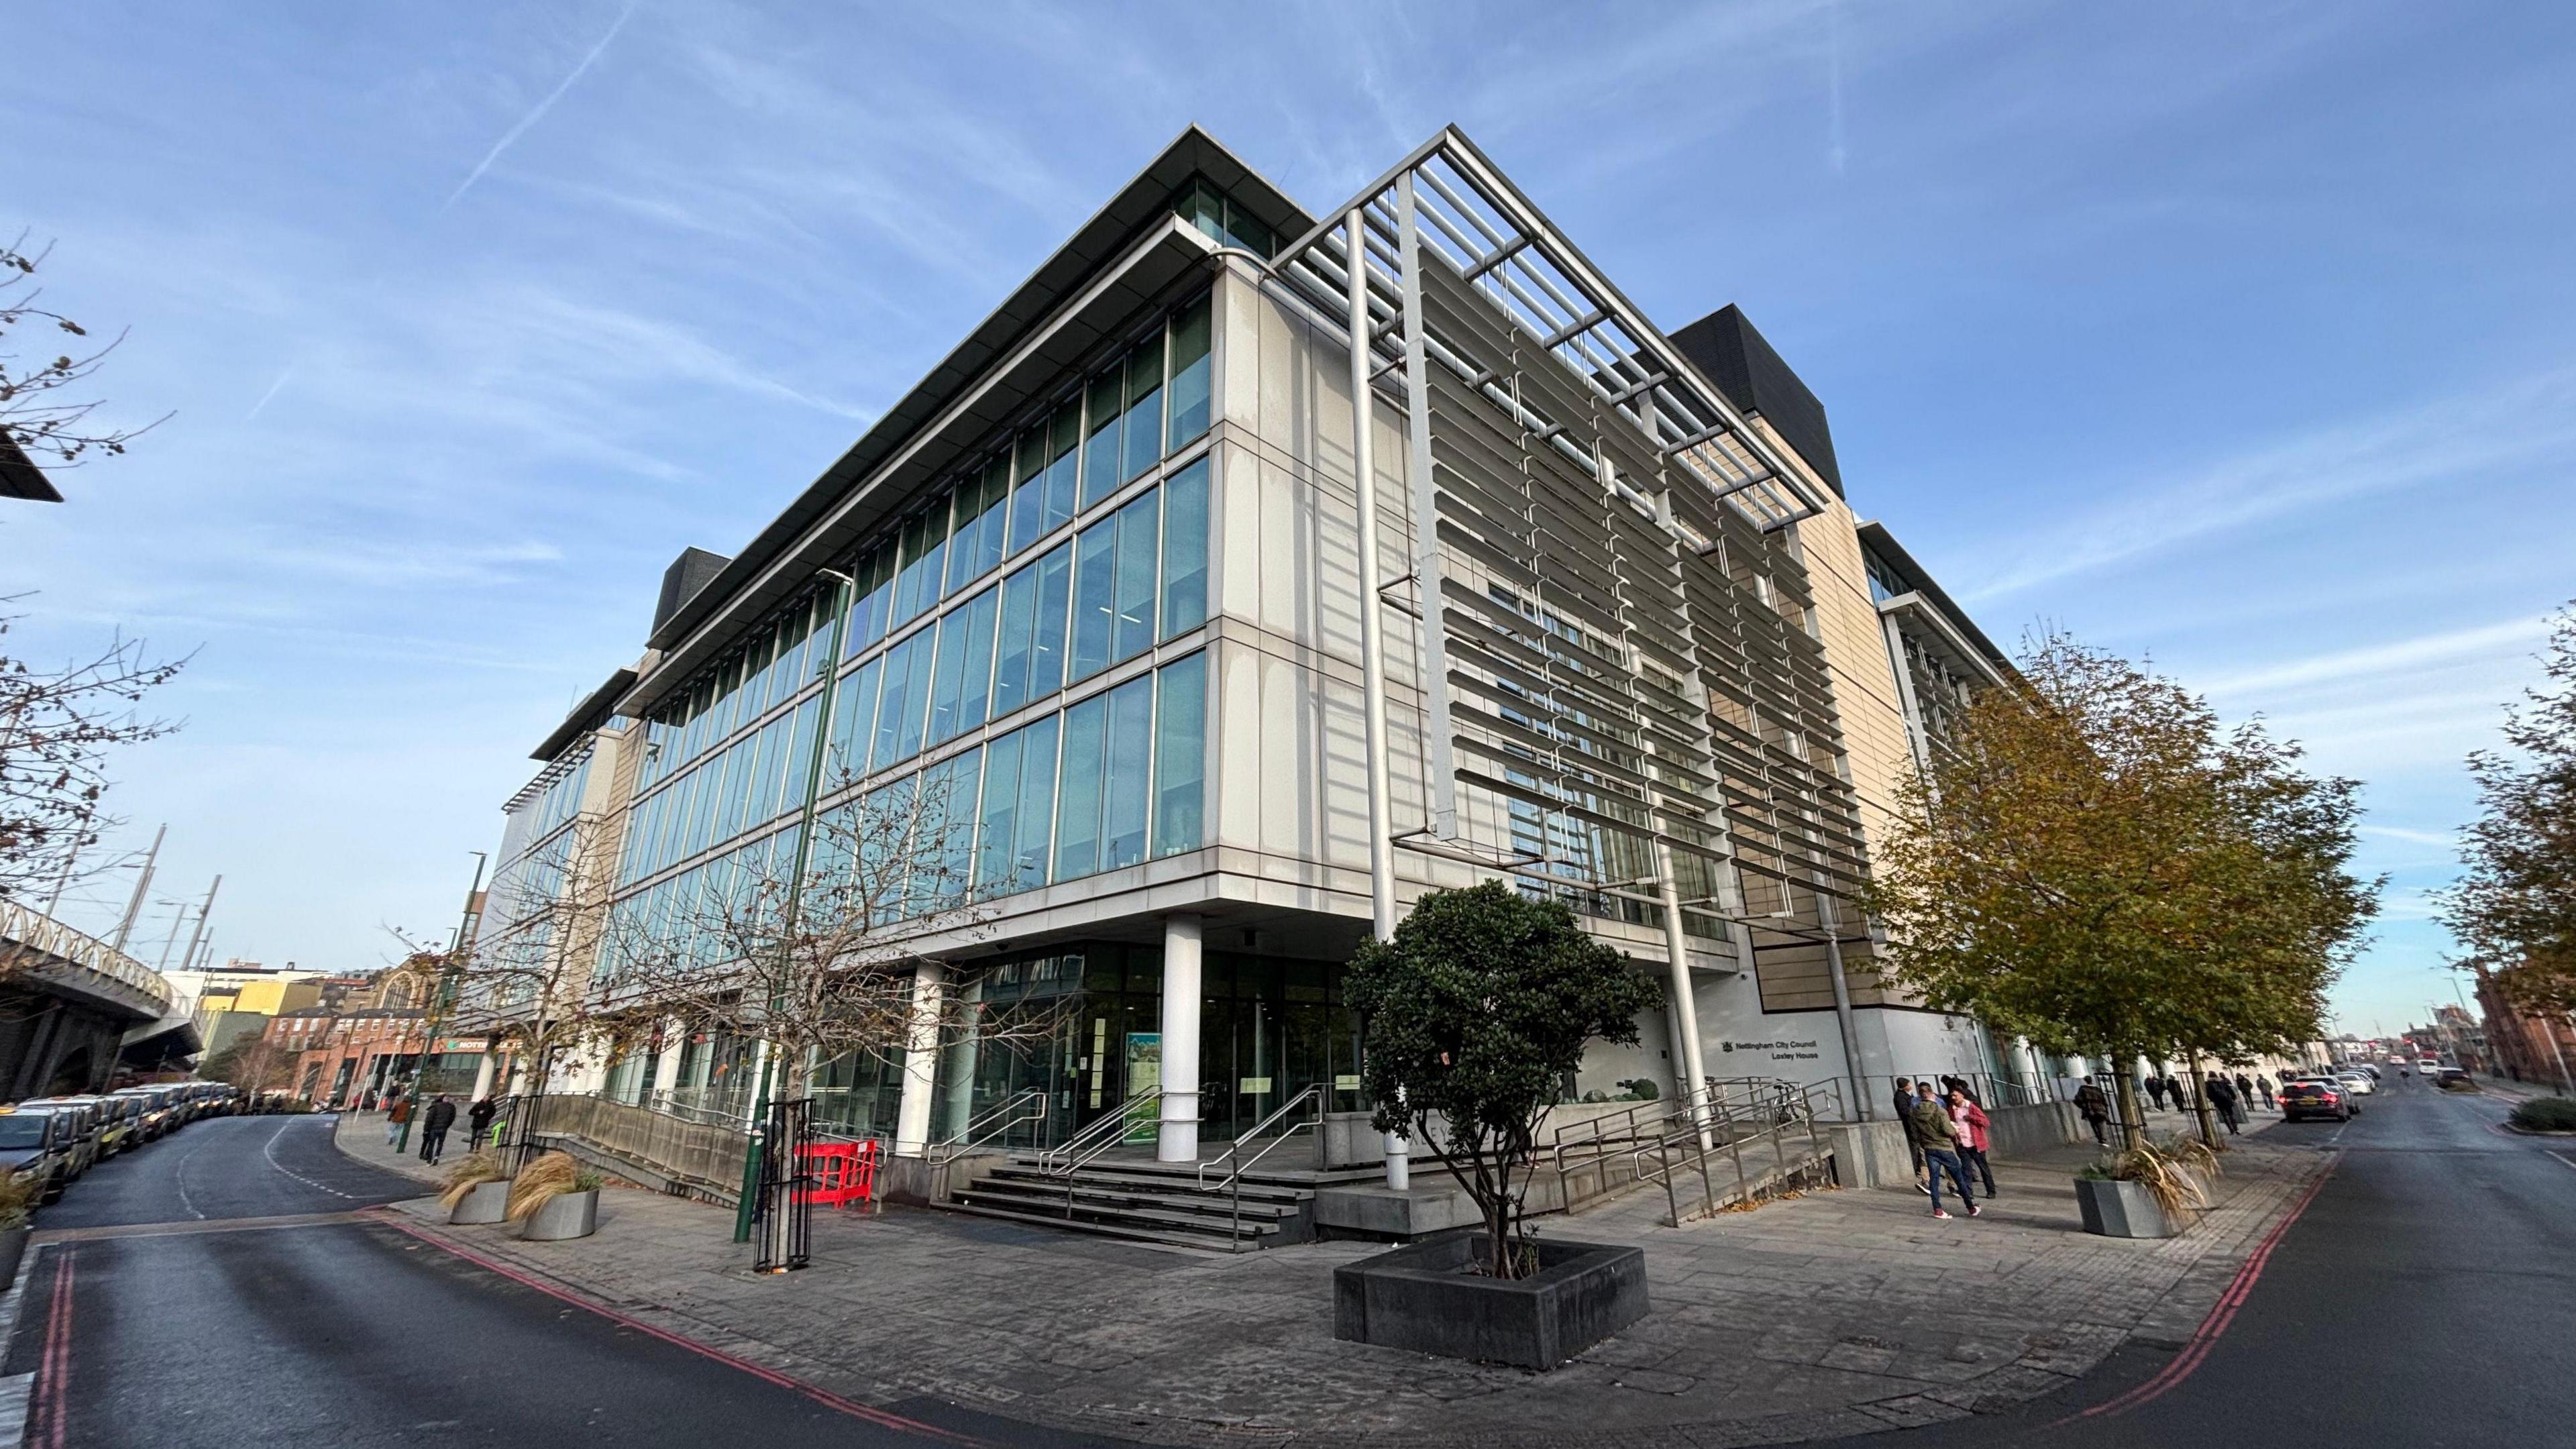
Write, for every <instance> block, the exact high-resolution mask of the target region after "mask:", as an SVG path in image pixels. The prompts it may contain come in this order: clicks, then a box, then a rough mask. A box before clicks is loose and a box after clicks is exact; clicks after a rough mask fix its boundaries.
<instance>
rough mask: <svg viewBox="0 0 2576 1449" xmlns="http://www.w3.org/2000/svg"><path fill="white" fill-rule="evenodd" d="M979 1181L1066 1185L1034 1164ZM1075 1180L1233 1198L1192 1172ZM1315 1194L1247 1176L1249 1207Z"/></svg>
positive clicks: (1090, 1173) (1094, 1171) (1114, 1173)
mask: <svg viewBox="0 0 2576 1449" xmlns="http://www.w3.org/2000/svg"><path fill="white" fill-rule="evenodd" d="M977 1180H978V1181H979V1182H1025V1183H1042V1184H1048V1185H1052V1186H1054V1187H1056V1188H1058V1189H1061V1188H1062V1187H1063V1185H1064V1178H1062V1177H1060V1176H1058V1175H1056V1174H1055V1173H1051V1172H1046V1171H1043V1170H1041V1169H1039V1168H1035V1167H1022V1166H1019V1165H1017V1164H1012V1165H1009V1166H1004V1167H994V1168H988V1169H986V1170H985V1171H984V1172H983V1174H982V1175H981V1176H980V1177H979V1178H978V1179H977ZM1074 1180H1075V1181H1076V1182H1078V1183H1082V1184H1085V1185H1088V1186H1094V1187H1100V1188H1113V1187H1114V1188H1122V1189H1126V1190H1128V1191H1132V1192H1140V1193H1157V1194H1170V1195H1179V1196H1187V1197H1198V1196H1201V1195H1203V1194H1208V1193H1217V1194H1219V1195H1220V1196H1224V1197H1227V1198H1228V1199H1229V1200H1230V1197H1231V1194H1230V1193H1225V1192H1223V1191H1222V1190H1221V1189H1219V1188H1218V1186H1217V1182H1218V1179H1214V1178H1211V1179H1209V1180H1208V1181H1207V1182H1206V1183H1205V1184H1204V1185H1202V1184H1201V1183H1200V1182H1199V1180H1198V1178H1197V1177H1195V1176H1191V1175H1181V1174H1170V1173H1153V1172H1126V1171H1120V1170H1117V1169H1103V1168H1097V1167H1086V1168H1084V1169H1082V1170H1081V1171H1080V1172H1077V1173H1075V1174H1074ZM1312 1196H1314V1194H1313V1193H1311V1192H1309V1191H1307V1190H1306V1189H1304V1188H1298V1187H1288V1186H1283V1185H1281V1184H1277V1183H1263V1182H1254V1181H1252V1180H1251V1179H1250V1178H1246V1179H1245V1180H1244V1183H1243V1201H1244V1205H1245V1206H1247V1207H1249V1206H1251V1205H1252V1204H1253V1203H1256V1202H1261V1203H1274V1204H1279V1205H1282V1206H1291V1207H1293V1206H1294V1205H1296V1204H1298V1203H1300V1202H1303V1201H1305V1200H1306V1199H1307V1198H1310V1197H1312Z"/></svg>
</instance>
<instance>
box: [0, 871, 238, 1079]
mask: <svg viewBox="0 0 2576 1449" xmlns="http://www.w3.org/2000/svg"><path fill="white" fill-rule="evenodd" d="M177 999H178V998H177V993H176V992H175V991H173V990H172V989H171V986H170V983H169V982H168V981H167V980H165V979H164V978H163V977H162V975H161V973H160V972H158V971H155V970H153V969H152V968H151V967H149V966H146V965H144V964H143V963H142V962H140V961H137V960H135V959H134V958H133V957H131V956H128V955H126V954H125V953H124V952H122V951H119V950H117V949H116V948H115V947H113V946H110V945H108V944H107V943H106V942H105V941H102V940H99V939H98V938H97V937H95V936H92V935H89V934H87V933H86V932H82V931H77V930H74V929H73V928H71V927H70V926H67V925H64V924H63V923H62V922H60V921H57V920H55V919H54V918H53V917H51V916H48V915H46V914H45V913H43V912H42V911H38V910H35V909H33V908H31V907H28V906H24V905H21V904H18V903H17V902H14V901H0V1095H5V1096H6V1097H7V1098H8V1099H9V1100H13V1101H14V1100H17V1099H19V1098H23V1097H36V1096H45V1095H49V1094H54V1093H63V1092H89V1091H97V1090H100V1089H102V1088H104V1087H106V1086H107V1085H108V1084H109V1082H110V1080H111V1079H112V1078H113V1077H114V1076H115V1074H116V1068H117V1065H118V1062H119V1061H120V1060H121V1059H122V1060H127V1061H130V1062H132V1063H134V1064H136V1065H157V1064H159V1063H162V1062H166V1061H170V1060H174V1059H177V1058H180V1057H185V1056H187V1055H189V1054H191V1053H193V1052H194V1051H195V1050H196V1049H197V1043H196V1029H195V1027H194V1026H193V1025H192V1024H191V1022H190V1021H189V1019H188V1018H187V1017H186V1016H185V1015H177V1016H175V1017H174V1015H173V1012H174V1007H175V1006H176V1004H177Z"/></svg>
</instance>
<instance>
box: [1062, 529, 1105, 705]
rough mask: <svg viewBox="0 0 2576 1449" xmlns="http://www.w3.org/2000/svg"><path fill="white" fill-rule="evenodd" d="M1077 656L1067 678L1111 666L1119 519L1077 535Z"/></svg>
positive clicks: (1075, 539) (1074, 617)
mask: <svg viewBox="0 0 2576 1449" xmlns="http://www.w3.org/2000/svg"><path fill="white" fill-rule="evenodd" d="M1073 545H1074V562H1073V657H1072V660H1071V663H1070V665H1069V666H1068V668H1067V670H1066V675H1065V677H1066V678H1067V679H1082V678H1086V677H1088V676H1089V675H1091V674H1094V673H1096V672H1098V671H1099V670H1101V669H1104V668H1106V667H1108V664H1109V649H1110V645H1111V643H1112V642H1113V641H1114V640H1115V638H1116V630H1115V627H1114V626H1115V624H1116V622H1117V620H1116V614H1115V610H1116V601H1117V565H1118V520H1117V518H1115V517H1110V518H1104V519H1102V520H1101V521H1099V522H1098V523H1095V524H1093V525H1091V526H1090V527H1089V528H1086V529H1084V530H1083V531H1082V532H1080V533H1078V534H1076V535H1074V540H1073Z"/></svg>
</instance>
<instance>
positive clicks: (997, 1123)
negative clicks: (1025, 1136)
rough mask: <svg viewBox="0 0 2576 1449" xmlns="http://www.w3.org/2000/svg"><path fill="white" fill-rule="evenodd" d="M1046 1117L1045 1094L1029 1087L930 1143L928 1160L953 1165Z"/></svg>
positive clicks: (1047, 1112)
mask: <svg viewBox="0 0 2576 1449" xmlns="http://www.w3.org/2000/svg"><path fill="white" fill-rule="evenodd" d="M1048 1116H1049V1107H1048V1101H1047V1094H1046V1093H1044V1092H1042V1091H1039V1090H1038V1089H1036V1088H1035V1087H1032V1088H1030V1089H1028V1090H1027V1091H1024V1092H1021V1093H1019V1094H1018V1095H1016V1096H1012V1097H1006V1098H1004V1099H1003V1100H1001V1101H999V1102H996V1103H994V1104H993V1105H992V1106H990V1107H987V1108H985V1109H984V1110H983V1111H982V1112H980V1113H977V1114H976V1115H975V1116H973V1117H970V1118H968V1119H967V1120H966V1125H965V1126H963V1127H960V1128H958V1129H957V1131H956V1132H954V1133H952V1134H951V1135H950V1136H949V1137H948V1139H947V1140H945V1141H942V1142H934V1143H932V1144H931V1146H930V1157H931V1160H932V1161H934V1162H938V1163H943V1164H944V1163H949V1162H954V1161H956V1160H957V1159H958V1158H960V1157H963V1156H965V1155H966V1154H967V1153H969V1152H973V1151H975V1150H976V1149H978V1148H980V1147H984V1146H986V1145H988V1144H990V1143H992V1142H993V1141H994V1140H995V1139H997V1138H1007V1137H1008V1136H1009V1135H1010V1131H1011V1129H1012V1128H1014V1127H1018V1126H1021V1125H1023V1124H1025V1123H1029V1122H1044V1121H1045V1120H1046V1119H1047V1117H1048Z"/></svg>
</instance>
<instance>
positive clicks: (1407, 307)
mask: <svg viewBox="0 0 2576 1449" xmlns="http://www.w3.org/2000/svg"><path fill="white" fill-rule="evenodd" d="M1395 217H1396V228H1397V232H1398V234H1399V240H1400V243H1401V245H1400V247H1399V250H1398V254H1399V255H1401V256H1402V257H1403V258H1404V279H1403V280H1404V317H1403V322H1404V403H1405V412H1406V414H1407V416H1406V419H1405V441H1406V443H1407V445H1408V446H1407V450H1406V454H1405V472H1406V474H1407V477H1406V481H1407V482H1408V483H1410V484H1412V488H1413V590H1414V597H1415V598H1417V599H1419V600H1420V601H1421V604H1422V609H1421V615H1422V618H1421V627H1420V630H1419V632H1420V635H1421V640H1420V644H1419V646H1418V647H1419V648H1420V649H1421V651H1422V652H1421V656H1420V657H1421V661H1422V668H1421V671H1420V673H1421V678H1420V679H1419V680H1418V681H1416V683H1417V686H1418V687H1419V689H1420V691H1421V698H1422V769H1423V774H1424V776H1425V783H1426V784H1428V785H1429V786H1430V792H1431V833H1432V835H1433V836H1434V837H1436V838H1438V839H1441V840H1454V839H1456V838H1457V835H1458V770H1457V766H1456V764H1455V763H1454V762H1453V761H1452V759H1451V758H1450V744H1449V734H1450V726H1449V640H1448V636H1447V629H1446V626H1445V625H1443V624H1442V623H1441V621H1440V610H1441V602H1440V591H1441V569H1440V504H1439V498H1438V495H1437V491H1436V490H1435V489H1434V488H1433V487H1432V479H1431V375H1430V362H1429V358H1430V351H1429V347H1428V339H1429V333H1428V330H1427V329H1428V327H1429V325H1430V324H1429V323H1428V322H1426V321H1425V320H1424V318H1423V314H1422V231H1421V228H1420V226H1419V224H1418V223H1419V220H1420V218H1419V216H1418V214H1417V212H1416V210H1415V202H1414V197H1413V173H1412V172H1410V171H1407V172H1405V173H1404V175H1402V176H1401V177H1398V178H1397V179H1396V183H1395Z"/></svg>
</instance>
